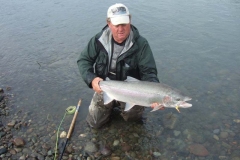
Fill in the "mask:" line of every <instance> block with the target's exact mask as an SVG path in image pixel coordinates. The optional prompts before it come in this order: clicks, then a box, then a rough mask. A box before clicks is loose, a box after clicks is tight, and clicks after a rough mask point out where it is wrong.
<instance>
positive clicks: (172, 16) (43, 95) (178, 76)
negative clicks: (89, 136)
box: [0, 0, 240, 157]
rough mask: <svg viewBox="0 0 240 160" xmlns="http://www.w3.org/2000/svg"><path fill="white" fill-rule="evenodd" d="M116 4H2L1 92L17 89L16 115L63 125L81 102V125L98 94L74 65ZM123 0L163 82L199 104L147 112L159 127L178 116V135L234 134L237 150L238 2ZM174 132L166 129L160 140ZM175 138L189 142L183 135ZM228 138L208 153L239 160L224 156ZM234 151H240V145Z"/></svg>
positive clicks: (25, 0) (24, 1)
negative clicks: (69, 111)
mask: <svg viewBox="0 0 240 160" xmlns="http://www.w3.org/2000/svg"><path fill="white" fill-rule="evenodd" d="M113 3H115V2H114V1H105V2H103V1H101V3H100V2H89V1H81V0H80V1H74V0H70V1H59V0H54V1H43V0H38V1H31V0H22V1H3V0H1V1H0V5H1V6H2V7H1V9H0V15H1V20H0V35H1V36H0V87H2V88H4V89H5V88H6V87H8V86H10V87H11V88H12V89H11V91H8V93H9V94H13V95H14V97H13V98H12V100H13V106H12V108H10V111H11V112H10V114H11V115H14V114H15V113H16V112H17V111H18V110H21V111H23V113H24V112H30V113H31V114H30V115H29V119H31V120H33V123H34V122H35V123H37V122H40V121H43V120H44V119H46V117H48V116H50V117H53V119H54V121H52V122H51V123H55V124H58V123H59V122H60V120H61V118H62V116H63V114H64V111H65V109H66V108H67V107H68V106H71V105H76V104H77V102H78V100H79V98H82V107H81V109H80V112H79V115H78V119H77V123H76V125H77V124H78V123H79V124H82V123H83V121H84V119H85V118H86V114H87V112H88V105H89V103H90V100H91V97H92V94H93V91H92V90H91V89H88V88H87V86H86V84H85V83H84V82H83V81H82V79H81V77H80V74H79V71H78V68H77V64H76V60H77V58H78V56H79V53H80V52H81V51H82V50H83V48H84V47H85V46H86V44H87V42H88V41H89V39H90V38H91V37H92V36H93V35H94V34H95V33H97V32H98V31H100V30H101V29H102V28H103V27H104V25H105V24H106V22H105V19H106V12H107V9H108V7H109V6H110V5H112V4H113ZM122 3H124V4H126V5H127V6H129V10H130V12H131V13H132V24H133V25H135V26H136V27H137V28H138V29H139V31H140V33H141V34H142V36H144V37H145V38H147V39H148V41H149V43H150V45H151V48H152V51H153V54H154V57H155V59H156V63H157V68H158V72H159V75H158V77H159V79H160V81H161V82H163V83H167V84H168V85H171V86H173V87H176V88H178V89H180V90H182V91H183V92H185V93H186V94H187V95H189V96H191V97H192V99H193V100H192V103H193V107H192V108H189V109H182V110H181V114H179V113H177V111H176V110H172V109H166V110H165V111H159V112H155V113H148V112H149V110H146V113H145V114H146V117H147V119H149V123H151V125H152V126H153V128H155V126H157V125H160V124H161V120H162V119H161V117H163V116H164V115H165V114H167V113H174V114H177V115H178V116H179V117H180V118H179V119H178V121H179V124H178V127H177V128H175V130H180V131H181V132H182V133H183V131H185V130H186V129H188V130H191V129H194V130H195V131H196V132H198V133H199V134H200V133H201V135H204V136H206V133H208V134H207V135H208V136H209V137H208V138H209V139H211V138H212V136H213V133H212V132H213V130H214V129H220V130H221V131H227V132H229V133H234V134H233V135H232V136H229V137H228V140H227V141H225V140H222V141H223V142H226V143H228V144H229V145H232V142H237V144H238V147H239V144H240V137H239V133H240V126H239V124H238V123H235V122H234V121H233V120H234V119H240V111H239V104H240V99H239V95H240V85H239V83H240V63H239V61H240V53H239V52H240V45H239V42H240V21H239V19H240V3H239V1H237V0H222V1H216V0H212V1H207V0H201V1H200V0H194V1H185V0H177V1H154V2H153V1H150V2H145V1H125V0H124V1H122ZM67 120H68V122H70V121H71V118H69V119H67ZM6 121H7V120H6ZM66 122H67V121H66ZM113 123H114V122H113ZM146 123H148V121H147V122H146ZM123 124H124V122H123ZM125 125H126V126H127V125H128V124H127V123H125ZM66 126H67V125H66ZM142 129H143V131H144V127H143V128H142ZM158 129H159V128H157V127H156V128H155V131H156V132H157V130H158ZM65 130H67V129H65ZM146 131H148V129H146ZM170 133H172V131H168V130H166V131H165V132H164V134H163V135H162V136H163V137H166V136H167V135H168V134H170ZM77 134H78V133H75V134H74V136H78V135H77ZM163 137H161V138H163ZM161 138H160V140H161ZM173 138H176V139H182V140H184V139H186V137H184V135H183V134H182V136H181V137H174V136H173ZM162 141H164V140H162ZM222 141H221V140H220V141H219V142H215V141H214V140H213V141H211V142H210V144H209V145H207V146H209V147H208V148H207V149H208V150H209V151H210V156H220V155H223V156H226V157H231V156H233V154H229V153H228V152H223V153H221V154H219V152H218V151H219V150H224V151H225V150H227V149H226V148H224V147H223V146H221V145H220V146H218V145H217V144H218V143H221V142H222ZM149 143H150V142H149ZM202 143H203V144H204V143H207V142H206V141H204V142H202ZM152 145H153V146H154V144H152ZM211 146H213V147H212V148H211ZM216 146H218V150H217V151H215V150H214V148H216ZM155 147H156V146H155ZM162 147H163V146H162ZM156 148H157V147H156ZM231 149H232V152H233V153H235V152H237V146H232V148H231ZM238 150H239V149H238ZM173 152H178V149H177V148H174V149H172V152H170V153H167V152H162V154H164V153H165V155H166V157H171V156H170V155H172V153H173ZM237 156H240V155H239V154H238V155H237ZM183 157H184V155H183Z"/></svg>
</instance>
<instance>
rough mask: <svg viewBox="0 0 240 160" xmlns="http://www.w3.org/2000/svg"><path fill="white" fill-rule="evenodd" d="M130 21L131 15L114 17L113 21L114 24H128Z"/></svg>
mask: <svg viewBox="0 0 240 160" xmlns="http://www.w3.org/2000/svg"><path fill="white" fill-rule="evenodd" d="M129 22H130V20H129V16H128V15H127V16H118V17H112V18H111V23H112V24H113V25H119V24H128V23H129Z"/></svg>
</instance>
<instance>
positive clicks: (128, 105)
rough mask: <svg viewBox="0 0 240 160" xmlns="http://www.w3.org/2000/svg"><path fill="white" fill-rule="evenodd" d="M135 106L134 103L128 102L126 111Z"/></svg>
mask: <svg viewBox="0 0 240 160" xmlns="http://www.w3.org/2000/svg"><path fill="white" fill-rule="evenodd" d="M133 106H134V104H130V103H126V105H125V109H124V111H128V110H130V109H131V108H132V107H133Z"/></svg>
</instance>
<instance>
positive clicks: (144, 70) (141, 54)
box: [77, 25, 159, 88]
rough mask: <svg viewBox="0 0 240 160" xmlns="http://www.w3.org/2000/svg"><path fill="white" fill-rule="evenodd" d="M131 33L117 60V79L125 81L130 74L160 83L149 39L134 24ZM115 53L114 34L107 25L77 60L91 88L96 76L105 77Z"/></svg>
mask: <svg viewBox="0 0 240 160" xmlns="http://www.w3.org/2000/svg"><path fill="white" fill-rule="evenodd" d="M131 29H132V30H131V32H130V35H129V37H128V38H127V40H126V42H125V46H124V49H123V51H122V53H121V54H120V56H119V57H118V59H117V64H116V79H117V80H125V79H126V78H127V76H131V77H134V78H136V79H139V80H143V81H152V82H159V80H158V77H157V69H156V64H155V60H154V58H153V54H152V51H151V48H150V46H149V44H148V41H147V40H146V39H145V38H143V37H142V36H141V35H140V34H139V32H138V30H137V28H135V27H134V26H133V25H131ZM111 54H112V33H111V31H110V29H109V28H108V26H105V27H104V28H103V30H102V31H101V32H100V33H98V34H96V35H95V36H94V37H92V38H91V40H90V41H89V43H88V45H87V46H86V47H85V49H84V50H83V51H82V53H81V54H80V56H79V59H78V61H77V64H78V68H79V70H80V74H81V76H82V78H83V80H84V81H85V82H86V84H87V85H88V86H89V87H90V88H91V87H92V85H91V82H92V80H93V79H94V78H95V77H101V78H102V79H106V77H107V75H108V69H109V62H110V58H111Z"/></svg>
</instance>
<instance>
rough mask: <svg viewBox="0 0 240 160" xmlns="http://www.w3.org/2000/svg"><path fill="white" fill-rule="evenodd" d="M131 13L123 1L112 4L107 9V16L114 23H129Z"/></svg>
mask: <svg viewBox="0 0 240 160" xmlns="http://www.w3.org/2000/svg"><path fill="white" fill-rule="evenodd" d="M129 15H130V14H129V10H128V8H127V7H126V6H125V5H124V4H121V3H116V4H114V5H112V6H110V7H109V8H108V11H107V18H110V19H111V23H112V24H113V25H119V24H128V23H129V22H130V19H129Z"/></svg>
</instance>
